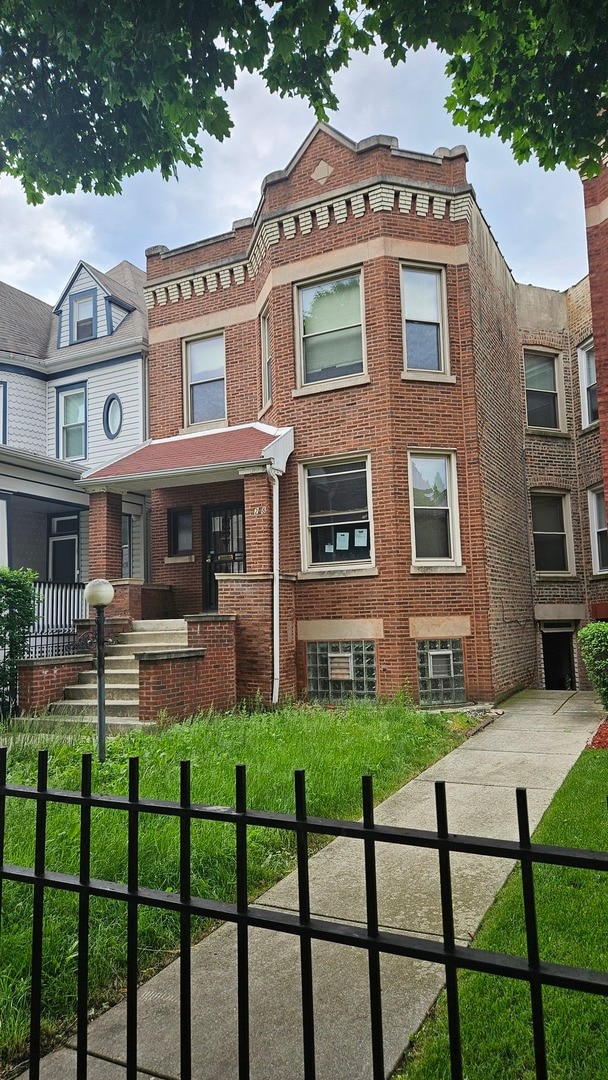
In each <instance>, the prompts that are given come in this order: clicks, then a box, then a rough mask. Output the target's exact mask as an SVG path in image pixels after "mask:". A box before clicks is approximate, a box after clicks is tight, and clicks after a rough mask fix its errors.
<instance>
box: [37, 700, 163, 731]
mask: <svg viewBox="0 0 608 1080" xmlns="http://www.w3.org/2000/svg"><path fill="white" fill-rule="evenodd" d="M64 704H65V703H64V702H63V701H57V702H55V705H56V707H57V708H56V711H55V712H54V713H53V715H52V717H49V718H48V725H47V726H48V730H49V731H52V732H53V733H57V727H58V724H59V723H61V724H62V725H64V724H65V727H66V730H67V731H68V732H70V730H71V731H73V732H74V733H76V732H77V731H78V730H79V729H80V728H81V727H83V726H84V727H94V728H96V727H97V716H96V715H95V714H93V713H90V712H89V713H82V714H79V715H78V716H70V715H68V714H67V713H63V714H62V709H61V706H63V705H64ZM52 707H53V706H51V708H52ZM36 727H37V728H38V729H39V730H40V731H45V723H44V717H43V716H41V717H39V718H38V719H37V720H36ZM153 727H154V724H153V723H151V722H149V721H147V720H146V721H145V722H144V721H142V720H140V719H139V717H137V716H123V717H107V718H106V733H107V734H108V735H121V734H122V733H123V732H127V731H149V730H150V728H153Z"/></svg>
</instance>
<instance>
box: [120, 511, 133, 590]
mask: <svg viewBox="0 0 608 1080" xmlns="http://www.w3.org/2000/svg"><path fill="white" fill-rule="evenodd" d="M121 547H122V571H121V577H123V578H128V577H131V574H132V573H133V518H132V516H131V514H123V515H122V535H121Z"/></svg>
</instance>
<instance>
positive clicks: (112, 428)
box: [103, 394, 122, 439]
mask: <svg viewBox="0 0 608 1080" xmlns="http://www.w3.org/2000/svg"><path fill="white" fill-rule="evenodd" d="M121 427H122V404H121V401H120V398H119V397H117V396H116V394H110V396H109V397H108V398H106V402H105V405H104V407H103V430H104V432H105V435H106V438H107V439H115V438H116V436H117V435H119V434H120V429H121Z"/></svg>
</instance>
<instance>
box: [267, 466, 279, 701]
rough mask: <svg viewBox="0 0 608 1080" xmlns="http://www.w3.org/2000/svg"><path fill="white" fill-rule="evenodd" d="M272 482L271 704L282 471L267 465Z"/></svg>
mask: <svg viewBox="0 0 608 1080" xmlns="http://www.w3.org/2000/svg"><path fill="white" fill-rule="evenodd" d="M267 471H268V476H269V478H270V482H271V484H272V704H273V705H276V704H277V703H278V700H279V680H280V664H281V631H280V623H279V589H280V577H279V476H282V475H283V473H282V472H280V471H278V470H277V469H274V468H273V467H272V465H268V466H267Z"/></svg>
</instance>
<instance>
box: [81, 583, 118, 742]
mask: <svg viewBox="0 0 608 1080" xmlns="http://www.w3.org/2000/svg"><path fill="white" fill-rule="evenodd" d="M84 598H85V600H86V602H87V604H88V605H89V607H94V608H95V610H96V611H97V618H96V627H97V756H98V758H99V760H100V761H105V760H106V656H105V644H104V621H105V609H106V608H107V606H108V604H111V603H112V600H113V599H114V587H113V586H112V585H111V584H110V582H109V581H106V579H105V578H95V580H94V581H89V583H88V585H86V586H85V590H84Z"/></svg>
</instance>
